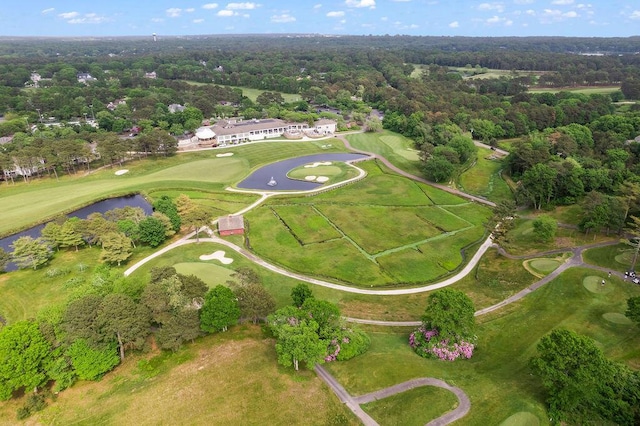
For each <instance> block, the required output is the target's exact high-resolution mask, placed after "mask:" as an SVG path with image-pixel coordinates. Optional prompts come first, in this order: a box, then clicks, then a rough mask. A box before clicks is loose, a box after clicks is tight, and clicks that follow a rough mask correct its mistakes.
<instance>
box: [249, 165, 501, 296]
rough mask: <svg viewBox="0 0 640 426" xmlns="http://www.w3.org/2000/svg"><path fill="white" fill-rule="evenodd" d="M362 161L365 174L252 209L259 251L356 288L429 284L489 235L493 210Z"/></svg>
mask: <svg viewBox="0 0 640 426" xmlns="http://www.w3.org/2000/svg"><path fill="white" fill-rule="evenodd" d="M362 167H363V168H364V169H365V170H366V171H367V173H368V175H367V178H366V179H364V180H361V181H358V182H356V183H353V184H351V185H348V186H346V187H343V188H339V189H336V190H334V191H331V192H326V193H322V194H319V195H316V196H313V197H278V198H275V199H271V200H269V201H267V202H266V203H265V204H263V205H261V206H259V207H258V208H256V209H254V210H253V211H251V212H249V213H247V215H246V218H247V219H248V221H249V223H250V231H249V237H250V239H251V246H252V249H253V250H254V251H255V252H256V253H257V254H258V255H259V256H261V257H263V258H265V259H268V260H269V261H270V262H272V263H276V264H279V265H281V266H283V267H286V268H289V269H291V270H295V271H297V272H301V273H304V274H307V275H313V276H319V277H324V278H326V279H329V280H333V281H340V282H344V283H347V284H352V285H356V286H363V285H364V286H382V285H392V284H398V283H403V284H404V283H408V284H415V283H422V282H426V281H432V280H434V279H437V278H439V277H442V276H444V275H447V274H449V273H450V272H451V271H454V270H456V269H457V268H458V267H460V265H461V264H462V263H463V258H462V256H461V255H460V250H461V249H462V248H464V247H466V246H468V245H470V244H472V243H474V242H476V241H478V240H479V239H481V238H482V236H483V234H484V229H483V228H482V226H481V225H482V223H483V222H484V221H485V220H486V219H487V217H488V215H489V214H490V211H489V210H488V209H487V208H485V207H483V206H481V205H477V204H473V203H469V202H465V201H464V200H462V199H460V198H459V197H455V196H453V195H451V194H448V193H444V192H443V191H439V190H436V189H434V188H431V187H429V186H427V185H423V184H420V183H417V182H414V181H411V180H409V179H405V178H402V177H399V176H396V175H393V174H387V173H385V172H384V170H383V169H381V168H380V167H379V166H378V164H377V163H376V162H365V163H362ZM443 194H445V195H443ZM438 202H444V203H447V204H445V205H444V206H443V207H440V206H434V205H433V204H434V203H438ZM322 219H324V220H322ZM372 224H375V226H372ZM336 233H337V234H336ZM314 235H315V238H314Z"/></svg>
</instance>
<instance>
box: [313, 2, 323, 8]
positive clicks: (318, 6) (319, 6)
mask: <svg viewBox="0 0 640 426" xmlns="http://www.w3.org/2000/svg"><path fill="white" fill-rule="evenodd" d="M321 7H322V5H321V4H320V3H318V4H316V5H314V6H313V8H314V9H320V8H321Z"/></svg>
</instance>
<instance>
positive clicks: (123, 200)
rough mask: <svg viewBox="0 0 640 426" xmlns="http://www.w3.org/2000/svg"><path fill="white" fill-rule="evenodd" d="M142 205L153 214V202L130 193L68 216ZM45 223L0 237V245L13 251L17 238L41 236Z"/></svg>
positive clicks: (11, 266) (11, 267)
mask: <svg viewBox="0 0 640 426" xmlns="http://www.w3.org/2000/svg"><path fill="white" fill-rule="evenodd" d="M127 206H130V207H140V208H142V209H143V210H144V212H145V213H146V214H151V213H152V212H153V208H152V207H151V204H149V203H148V202H147V200H145V199H144V197H143V196H142V195H129V196H126V197H116V198H109V199H107V200H102V201H98V202H96V203H93V204H91V205H89V206H87V207H83V208H81V209H78V210H76V211H74V212H71V213H69V214H67V216H68V217H79V218H80V219H86V217H87V216H89V215H90V214H91V213H105V212H108V211H109V210H113V209H121V208H123V207H127ZM44 225H45V224H44V223H43V224H40V225H36V226H34V227H32V228H29V229H27V230H24V231H21V232H18V233H17V234H13V235H9V236H8V237H5V238H2V239H0V247H2V248H3V249H4V250H5V251H7V252H11V251H12V250H11V247H10V246H11V244H13V242H14V241H15V240H17V239H18V238H20V237H24V236H30V237H32V238H38V237H39V236H40V231H41V230H42V228H44ZM15 269H16V266H15V265H14V264H12V263H10V264H9V265H8V266H7V271H13V270H15Z"/></svg>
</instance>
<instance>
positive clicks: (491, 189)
mask: <svg viewBox="0 0 640 426" xmlns="http://www.w3.org/2000/svg"><path fill="white" fill-rule="evenodd" d="M502 168H503V160H502V159H499V158H496V157H495V154H494V151H491V150H490V149H485V148H479V149H478V158H477V161H476V163H475V164H474V165H473V167H471V168H470V169H468V170H466V171H465V172H464V173H462V174H461V175H460V177H459V179H458V185H459V187H460V189H461V190H462V191H464V192H466V193H469V194H473V195H480V196H483V197H485V198H487V199H489V200H491V201H494V202H500V201H506V200H513V194H512V193H511V190H510V189H509V185H507V183H506V182H505V181H504V179H502V176H501V174H500V173H501V171H502Z"/></svg>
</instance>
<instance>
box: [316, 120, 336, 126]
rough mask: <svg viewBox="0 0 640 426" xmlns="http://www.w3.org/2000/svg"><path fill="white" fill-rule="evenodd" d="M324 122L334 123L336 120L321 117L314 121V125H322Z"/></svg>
mask: <svg viewBox="0 0 640 426" xmlns="http://www.w3.org/2000/svg"><path fill="white" fill-rule="evenodd" d="M325 124H336V121H335V120H329V119H328V118H321V119H320V120H318V121H316V126H322V125H325Z"/></svg>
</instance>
